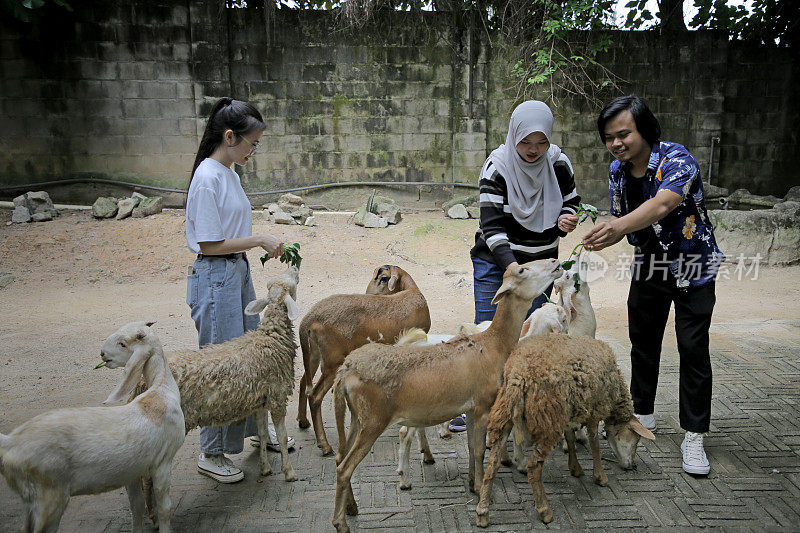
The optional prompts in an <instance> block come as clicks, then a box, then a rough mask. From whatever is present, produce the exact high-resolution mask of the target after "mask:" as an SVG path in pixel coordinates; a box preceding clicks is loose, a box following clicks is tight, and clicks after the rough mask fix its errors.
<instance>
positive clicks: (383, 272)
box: [366, 265, 413, 295]
mask: <svg viewBox="0 0 800 533" xmlns="http://www.w3.org/2000/svg"><path fill="white" fill-rule="evenodd" d="M409 281H410V282H411V283H412V284H413V281H412V280H411V276H410V275H409V274H408V272H406V271H405V270H403V269H402V268H400V267H399V266H395V265H382V266H379V267H378V268H376V269H375V271H374V272H373V273H372V279H370V281H369V285H367V292H366V294H383V295H387V294H394V293H397V292H400V291H402V290H403V289H407V288H408V282H409Z"/></svg>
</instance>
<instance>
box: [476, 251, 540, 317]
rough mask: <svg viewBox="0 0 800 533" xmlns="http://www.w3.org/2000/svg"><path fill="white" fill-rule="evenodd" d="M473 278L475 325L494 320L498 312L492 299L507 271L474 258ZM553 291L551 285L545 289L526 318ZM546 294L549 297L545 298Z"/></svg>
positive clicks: (534, 301)
mask: <svg viewBox="0 0 800 533" xmlns="http://www.w3.org/2000/svg"><path fill="white" fill-rule="evenodd" d="M472 269H473V270H472V277H473V287H472V288H473V291H474V297H475V323H476V324H480V323H481V322H483V321H484V320H493V319H494V313H495V311H497V305H492V299H493V298H494V295H495V294H497V289H499V288H500V286H501V285H502V284H503V274H504V273H505V271H504V270H503V269H501V268H500V267H499V266H497V265H495V264H494V263H490V262H488V261H484V260H483V259H480V258H477V257H473V258H472ZM552 291H553V285H552V283H551V284H550V286H549V287H547V289H545V291H544V294H540V295H539V296H537V297H536V299H535V300H533V305H531V308H530V309H528V314H527V315H525V317H526V318H527V317H529V316H531V313H533V312H534V311H535V310H537V309H539V308H540V307H541V306H543V305H544V304H545V302H547V298H549V297H550V293H551V292H552ZM545 294H546V295H547V296H545Z"/></svg>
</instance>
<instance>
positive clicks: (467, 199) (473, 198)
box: [442, 192, 479, 213]
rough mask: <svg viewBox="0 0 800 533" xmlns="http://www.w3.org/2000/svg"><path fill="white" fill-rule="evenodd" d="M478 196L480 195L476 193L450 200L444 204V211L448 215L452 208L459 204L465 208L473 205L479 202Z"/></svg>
mask: <svg viewBox="0 0 800 533" xmlns="http://www.w3.org/2000/svg"><path fill="white" fill-rule="evenodd" d="M478 196H479V193H478V192H474V193H472V194H468V195H466V196H459V197H458V198H453V199H452V200H448V201H446V202H445V203H443V204H442V211H444V212H445V213H447V212H448V211H449V210H450V208H451V207H453V206H454V205H457V204H462V205H464V206H468V205H473V204H475V203H477V202H478Z"/></svg>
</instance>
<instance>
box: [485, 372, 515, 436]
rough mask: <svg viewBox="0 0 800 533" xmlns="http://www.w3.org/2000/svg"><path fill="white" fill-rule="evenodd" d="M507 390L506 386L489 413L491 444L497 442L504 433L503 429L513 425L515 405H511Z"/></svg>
mask: <svg viewBox="0 0 800 533" xmlns="http://www.w3.org/2000/svg"><path fill="white" fill-rule="evenodd" d="M506 392H507V388H506V386H505V385H504V386H503V387H502V388H501V389H500V391H499V392H498V393H497V399H496V400H495V402H494V405H493V406H492V410H491V412H490V413H489V425H488V427H487V430H488V435H489V442H490V443H493V442H497V440H498V439H499V438H500V435H501V434H502V433H503V428H505V427H506V425H507V424H509V423H511V418H512V409H513V403H510V402H509V401H508V400H509V398H508V397H507V395H506Z"/></svg>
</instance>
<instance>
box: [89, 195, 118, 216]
mask: <svg viewBox="0 0 800 533" xmlns="http://www.w3.org/2000/svg"><path fill="white" fill-rule="evenodd" d="M116 214H117V199H116V198H114V197H113V196H101V197H100V198H98V199H97V200H95V202H94V204H93V205H92V216H93V217H94V218H111V217H113V216H114V215H116Z"/></svg>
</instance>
